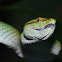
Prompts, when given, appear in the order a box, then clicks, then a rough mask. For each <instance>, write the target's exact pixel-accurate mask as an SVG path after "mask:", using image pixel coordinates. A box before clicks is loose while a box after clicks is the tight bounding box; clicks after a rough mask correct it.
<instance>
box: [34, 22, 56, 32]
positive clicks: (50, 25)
mask: <svg viewBox="0 0 62 62" xmlns="http://www.w3.org/2000/svg"><path fill="white" fill-rule="evenodd" d="M46 28H51V29H53V30H54V29H55V24H52V23H51V24H48V25H46V26H45V27H43V28H41V29H35V30H38V31H42V30H44V29H46Z"/></svg>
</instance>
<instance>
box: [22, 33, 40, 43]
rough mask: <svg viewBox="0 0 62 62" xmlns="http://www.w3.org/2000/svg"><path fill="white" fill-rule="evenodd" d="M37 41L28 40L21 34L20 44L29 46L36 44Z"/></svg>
mask: <svg viewBox="0 0 62 62" xmlns="http://www.w3.org/2000/svg"><path fill="white" fill-rule="evenodd" d="M38 41H39V40H38V39H36V38H35V39H29V38H27V37H26V36H25V35H24V34H23V33H22V34H21V43H22V44H31V43H35V42H38Z"/></svg>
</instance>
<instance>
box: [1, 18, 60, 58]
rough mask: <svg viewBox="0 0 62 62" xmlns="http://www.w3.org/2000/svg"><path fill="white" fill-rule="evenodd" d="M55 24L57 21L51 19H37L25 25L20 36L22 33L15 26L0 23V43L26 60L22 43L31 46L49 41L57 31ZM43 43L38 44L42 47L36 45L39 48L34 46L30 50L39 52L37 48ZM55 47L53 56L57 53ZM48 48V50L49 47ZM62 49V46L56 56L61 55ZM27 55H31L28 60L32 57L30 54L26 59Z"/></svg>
mask: <svg viewBox="0 0 62 62" xmlns="http://www.w3.org/2000/svg"><path fill="white" fill-rule="evenodd" d="M55 23H56V21H55V19H53V18H52V19H49V18H41V17H39V18H37V19H34V20H31V21H29V22H27V23H26V24H25V25H24V29H23V32H22V33H21V34H20V32H19V31H18V30H17V29H16V28H14V27H13V26H11V25H9V24H7V23H4V22H1V21H0V43H3V44H5V45H7V46H8V47H10V48H13V49H15V50H16V51H15V52H16V53H17V55H18V56H19V57H21V58H24V54H23V51H22V47H21V43H22V45H28V44H30V45H31V44H35V43H36V42H39V40H46V39H48V38H49V37H50V35H51V34H52V33H53V32H54V30H55ZM41 43H43V42H41ZM41 43H38V44H39V45H40V46H39V45H38V44H36V45H38V46H39V47H36V46H33V45H32V46H29V47H28V48H30V49H33V48H34V49H33V50H35V51H37V50H36V48H37V49H38V48H40V47H41V46H42V45H43V44H41ZM57 45H60V43H59V44H58V42H57V44H56V46H57ZM56 46H54V47H56ZM24 47H25V46H24ZM31 47H32V48H31ZM35 47H36V48H35ZM54 47H53V48H52V51H51V52H52V53H53V54H55V51H56V50H55V48H54ZM25 48H26V47H25ZM47 48H48V46H47ZM60 48H61V46H59V50H58V52H57V53H56V54H58V53H59V51H60V50H61V49H60ZM56 49H57V48H56ZM40 50H41V51H43V50H42V48H40ZM26 52H27V51H26ZM34 54H35V53H34ZM36 54H37V53H36ZM27 55H29V56H28V58H29V57H30V54H29V52H28V53H27V54H26V57H27ZM35 56H36V55H35ZM41 56H42V55H41ZM30 58H32V57H30ZM34 58H35V57H34ZM35 59H36V58H35Z"/></svg>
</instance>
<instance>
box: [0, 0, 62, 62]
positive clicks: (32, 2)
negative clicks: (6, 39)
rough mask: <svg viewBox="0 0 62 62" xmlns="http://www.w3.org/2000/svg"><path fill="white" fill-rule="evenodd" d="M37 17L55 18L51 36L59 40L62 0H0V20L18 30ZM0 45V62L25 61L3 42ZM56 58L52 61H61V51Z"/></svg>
mask: <svg viewBox="0 0 62 62" xmlns="http://www.w3.org/2000/svg"><path fill="white" fill-rule="evenodd" d="M37 17H47V18H49V17H51V18H55V19H56V21H57V23H56V30H55V33H54V35H53V37H54V39H56V40H59V41H60V42H61V41H62V0H0V21H3V22H6V23H8V24H10V25H12V26H14V27H16V28H17V29H18V30H19V31H20V32H22V29H23V26H24V24H25V23H26V22H27V21H29V20H31V19H34V18H37ZM61 43H62V42H61ZM0 46H1V47H0V62H27V60H24V59H21V58H19V57H18V56H17V55H16V54H15V53H14V52H13V51H12V49H9V48H7V47H6V46H5V45H3V44H0ZM58 58H60V59H55V60H54V62H55V61H56V62H59V61H61V59H62V53H61V52H60V55H59V56H58ZM28 62H30V61H28Z"/></svg>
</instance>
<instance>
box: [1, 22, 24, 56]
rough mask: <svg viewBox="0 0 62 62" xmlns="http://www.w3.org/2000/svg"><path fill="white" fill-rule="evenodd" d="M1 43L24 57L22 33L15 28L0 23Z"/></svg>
mask: <svg viewBox="0 0 62 62" xmlns="http://www.w3.org/2000/svg"><path fill="white" fill-rule="evenodd" d="M0 43H3V44H5V45H7V46H8V47H10V48H13V49H15V50H16V53H17V54H18V55H19V56H21V57H23V55H22V52H21V46H20V45H21V44H20V32H19V31H18V30H17V29H16V28H14V27H13V26H11V25H9V24H7V23H4V22H0Z"/></svg>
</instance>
